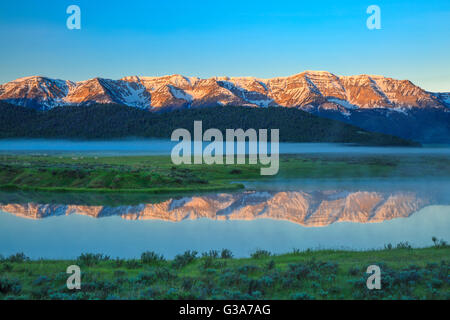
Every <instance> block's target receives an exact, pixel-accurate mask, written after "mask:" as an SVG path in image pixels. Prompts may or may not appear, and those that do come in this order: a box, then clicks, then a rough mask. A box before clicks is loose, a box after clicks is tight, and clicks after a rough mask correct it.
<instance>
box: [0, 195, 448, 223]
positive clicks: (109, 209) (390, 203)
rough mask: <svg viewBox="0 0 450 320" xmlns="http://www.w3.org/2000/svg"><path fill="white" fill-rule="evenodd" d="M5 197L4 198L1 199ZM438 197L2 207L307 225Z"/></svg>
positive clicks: (37, 213) (235, 198)
mask: <svg viewBox="0 0 450 320" xmlns="http://www.w3.org/2000/svg"><path fill="white" fill-rule="evenodd" d="M0 200H1V199H0ZM440 202H441V201H438V200H437V199H436V198H435V197H433V196H431V195H426V194H419V193H418V192H412V191H395V192H381V191H370V190H358V191H345V190H336V189H335V190H332V189H331V190H316V191H309V190H308V191H303V190H295V191H292V190H290V191H262V190H254V191H243V192H237V193H219V194H206V195H198V196H181V197H174V198H169V199H163V200H157V201H156V202H153V203H140V204H135V205H82V204H81V205H80V204H61V203H37V202H27V203H2V204H0V211H4V212H7V213H10V214H13V215H15V216H18V217H22V218H30V219H42V218H49V217H53V216H68V215H84V216H89V217H93V218H102V217H110V216H119V217H121V218H123V219H127V220H163V221H172V222H179V221H183V220H197V219H201V218H208V219H211V220H255V219H261V218H265V219H272V220H285V221H289V222H292V223H296V224H299V225H302V226H307V227H318V226H326V225H330V224H333V223H336V222H359V223H372V222H382V221H386V220H391V219H394V218H405V217H409V216H410V215H412V214H413V213H414V212H416V211H418V210H420V209H422V208H424V207H425V206H429V205H436V204H443V203H440Z"/></svg>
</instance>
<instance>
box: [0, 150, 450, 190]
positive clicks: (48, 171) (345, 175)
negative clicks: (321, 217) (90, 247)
mask: <svg viewBox="0 0 450 320" xmlns="http://www.w3.org/2000/svg"><path fill="white" fill-rule="evenodd" d="M247 163H248V161H247ZM261 167H262V165H261V164H255V165H253V164H252V165H250V164H244V165H238V164H234V165H227V164H213V165H207V164H201V165H198V164H191V165H188V164H182V165H174V164H173V163H172V161H171V158H170V157H169V156H156V155H155V156H112V157H111V156H104V157H98V156H67V155H66V156H50V155H8V154H3V155H0V168H1V170H0V188H1V189H3V190H11V191H14V190H28V191H66V192H98V193H105V192H143V193H174V192H189V191H218V190H236V189H239V188H242V187H243V185H242V184H240V183H233V182H235V181H251V180H262V179H264V180H267V181H277V180H279V179H336V178H337V179H361V178H377V177H378V178H379V177H386V178H418V177H420V178H424V177H436V178H447V177H450V161H448V155H447V154H439V153H437V154H428V155H427V154H418V155H412V156H411V155H408V154H406V155H404V154H389V155H386V154H371V153H368V154H357V155H356V156H352V155H348V154H347V155H342V154H340V153H337V154H336V153H331V154H323V153H311V154H295V155H293V154H282V155H280V162H279V172H278V174H277V175H275V176H262V175H261Z"/></svg>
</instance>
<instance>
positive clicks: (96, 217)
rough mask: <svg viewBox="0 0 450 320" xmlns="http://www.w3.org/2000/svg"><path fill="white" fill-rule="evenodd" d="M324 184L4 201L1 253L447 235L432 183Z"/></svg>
mask: <svg viewBox="0 0 450 320" xmlns="http://www.w3.org/2000/svg"><path fill="white" fill-rule="evenodd" d="M328 183H330V181H329V182H328ZM332 185H334V187H333V188H330V187H329V185H328V184H327V183H325V184H318V185H317V184H316V185H314V184H313V183H312V182H311V183H310V185H308V186H306V187H305V188H303V189H299V187H298V185H297V186H295V183H294V182H290V183H288V184H286V187H283V186H282V185H278V187H277V188H268V187H267V186H263V185H261V184H260V185H258V186H256V187H255V188H252V187H250V189H252V190H248V191H243V192H236V193H221V194H203V195H185V196H181V197H175V198H168V199H158V200H156V201H154V202H143V203H139V204H131V205H129V204H126V205H120V204H119V205H117V204H113V205H99V204H95V205H89V204H88V205H84V204H82V203H81V204H70V203H67V201H66V203H61V202H60V201H58V200H56V201H55V202H52V203H50V202H48V203H41V202H40V201H39V199H37V200H36V199H35V201H33V202H24V201H16V202H13V203H11V202H9V203H3V204H2V205H1V207H0V252H1V253H2V254H4V255H8V254H12V253H15V252H19V251H23V252H25V253H26V254H27V255H29V256H31V257H33V258H39V257H48V258H71V257H76V256H78V255H79V254H81V253H82V252H101V253H105V254H108V255H111V256H113V257H115V256H120V257H138V256H139V255H140V253H142V252H143V251H146V250H154V251H157V252H159V253H162V254H164V255H165V256H166V257H173V256H174V255H175V254H177V253H181V252H183V251H185V250H197V251H199V252H203V251H208V250H210V249H221V248H229V249H231V250H232V251H233V252H234V253H235V255H236V256H248V255H249V254H250V253H251V252H252V251H254V250H255V249H257V248H261V249H267V250H270V251H272V252H277V253H283V252H287V251H290V250H292V249H293V248H299V249H307V248H347V249H367V248H382V247H383V246H384V244H387V243H393V244H396V243H398V242H400V241H408V242H410V243H411V244H412V245H413V246H417V247H420V246H428V245H431V237H432V236H436V237H439V238H443V239H447V240H448V239H450V199H449V193H448V192H445V190H444V191H442V192H437V190H431V189H430V186H432V185H433V184H430V186H429V187H428V188H426V190H425V188H416V187H415V185H410V184H407V183H402V184H398V185H391V188H386V185H384V186H383V185H382V184H381V185H377V183H372V184H371V186H368V185H367V184H366V185H359V186H348V185H347V186H346V184H345V183H344V184H341V183H338V182H335V183H334V184H332ZM439 185H440V186H441V187H443V189H446V190H447V191H448V190H449V184H445V185H442V183H441V184H439V182H436V184H435V185H434V186H439ZM441 189H442V188H441ZM434 191H436V192H434ZM0 199H1V196H0Z"/></svg>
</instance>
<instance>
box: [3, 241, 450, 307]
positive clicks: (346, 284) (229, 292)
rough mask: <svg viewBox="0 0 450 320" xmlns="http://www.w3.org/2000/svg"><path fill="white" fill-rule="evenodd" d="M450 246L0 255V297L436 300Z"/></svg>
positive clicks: (445, 293)
mask: <svg viewBox="0 0 450 320" xmlns="http://www.w3.org/2000/svg"><path fill="white" fill-rule="evenodd" d="M449 257H450V247H449V246H448V245H446V244H444V243H443V242H440V241H439V240H437V239H435V245H434V246H433V247H428V248H420V249H412V248H409V246H408V243H400V244H397V245H394V246H392V247H390V246H387V247H386V248H385V249H384V250H368V251H342V250H318V251H314V250H306V251H295V250H294V251H293V252H291V253H288V254H283V255H272V254H271V253H270V252H268V251H265V250H258V251H255V252H253V253H252V255H251V257H249V258H241V259H235V258H233V254H232V252H231V251H229V250H221V251H214V250H211V251H209V252H205V253H204V254H202V255H200V254H198V253H197V252H194V251H186V252H185V253H183V254H179V255H177V256H176V257H175V258H174V259H173V260H165V259H164V257H163V256H160V255H158V254H157V253H154V252H145V253H143V254H142V255H141V258H140V259H131V260H125V259H111V258H110V257H108V256H104V255H101V254H83V255H81V256H79V257H78V258H77V259H74V260H45V259H40V260H29V259H28V258H26V256H24V255H22V254H17V255H12V256H10V257H8V258H2V259H1V260H0V270H1V276H0V299H301V300H303V299H442V300H448V299H450V296H449V292H450V291H449V280H448V274H449V266H450V264H449V263H450V260H449ZM70 265H78V266H80V268H81V270H82V278H81V290H69V289H67V287H66V280H67V277H68V275H67V273H66V269H67V267H68V266H70ZM370 265H377V266H379V267H380V269H381V289H380V290H368V288H367V286H366V279H367V277H368V274H367V273H366V270H367V267H368V266H370Z"/></svg>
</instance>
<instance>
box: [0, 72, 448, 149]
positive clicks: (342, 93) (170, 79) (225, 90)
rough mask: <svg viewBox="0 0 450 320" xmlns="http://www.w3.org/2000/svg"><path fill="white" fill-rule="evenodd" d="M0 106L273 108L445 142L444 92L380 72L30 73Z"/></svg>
mask: <svg viewBox="0 0 450 320" xmlns="http://www.w3.org/2000/svg"><path fill="white" fill-rule="evenodd" d="M0 101H3V102H7V103H11V104H14V105H19V106H22V107H26V108H28V109H36V110H43V111H46V110H52V109H55V108H56V107H62V108H67V110H68V108H69V107H71V106H77V107H78V106H93V105H98V104H104V105H111V104H117V105H124V106H128V107H132V108H136V109H141V110H146V111H152V112H155V113H159V112H168V111H174V110H185V109H197V108H206V107H225V106H233V107H234V106H241V107H252V108H269V107H277V108H278V107H280V108H288V109H300V110H302V111H306V112H308V113H311V114H314V115H316V116H319V117H322V118H328V119H332V120H338V121H341V122H345V123H347V124H351V125H354V126H357V127H359V128H362V129H364V130H367V131H371V132H379V133H384V134H388V135H394V136H397V137H400V138H403V139H407V140H414V141H417V142H420V143H450V93H449V92H437V93H433V92H428V91H425V90H424V89H422V88H420V87H419V86H416V85H414V84H413V83H412V82H411V81H409V80H396V79H393V78H389V77H384V76H379V75H366V74H362V75H356V76H337V75H334V74H332V73H330V72H327V71H304V72H302V73H298V74H295V75H292V76H287V77H275V78H270V79H264V78H256V77H212V78H209V79H201V78H198V77H186V76H182V75H179V74H175V75H168V76H162V77H145V76H144V77H141V76H129V77H123V78H121V79H119V80H111V79H104V78H98V77H97V78H93V79H89V80H85V81H80V82H72V81H68V80H55V79H51V78H48V77H40V76H33V77H25V78H19V79H16V80H14V81H11V82H8V83H5V84H3V85H0ZM106 116H110V115H106ZM198 120H200V119H198ZM286 125H291V124H290V123H288V124H286Z"/></svg>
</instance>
